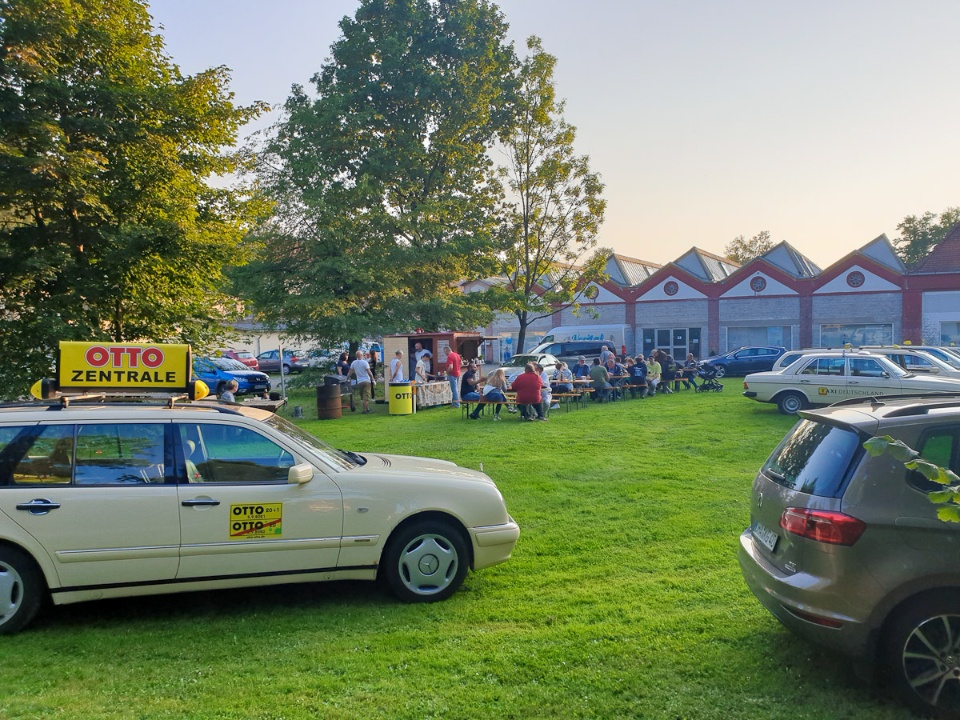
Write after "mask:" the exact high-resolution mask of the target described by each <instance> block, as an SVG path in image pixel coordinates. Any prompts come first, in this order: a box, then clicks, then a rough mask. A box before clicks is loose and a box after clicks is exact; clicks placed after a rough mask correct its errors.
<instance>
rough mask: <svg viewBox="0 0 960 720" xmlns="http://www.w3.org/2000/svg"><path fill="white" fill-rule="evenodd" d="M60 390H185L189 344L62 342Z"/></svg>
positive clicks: (188, 372)
mask: <svg viewBox="0 0 960 720" xmlns="http://www.w3.org/2000/svg"><path fill="white" fill-rule="evenodd" d="M57 381H58V383H59V386H60V390H61V391H62V390H94V389H96V390H107V389H110V390H139V391H148V392H149V391H165V392H168V391H186V390H188V389H189V383H190V346H189V345H161V344H157V343H86V342H61V343H60V357H59V361H58V362H57Z"/></svg>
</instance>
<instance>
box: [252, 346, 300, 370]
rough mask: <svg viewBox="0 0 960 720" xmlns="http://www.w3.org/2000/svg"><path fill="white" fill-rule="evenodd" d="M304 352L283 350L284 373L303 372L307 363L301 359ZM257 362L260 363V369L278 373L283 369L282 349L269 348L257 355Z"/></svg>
mask: <svg viewBox="0 0 960 720" xmlns="http://www.w3.org/2000/svg"><path fill="white" fill-rule="evenodd" d="M302 355H303V353H301V352H300V351H299V350H284V351H283V367H282V369H283V374H284V375H288V374H290V373H292V372H303V369H304V368H305V367H307V364H306V363H305V362H304V361H303V360H302V359H301V357H302ZM257 362H259V363H260V369H261V370H262V371H263V372H266V373H278V372H280V370H281V363H280V351H279V350H267V351H266V352H262V353H260V354H259V355H257Z"/></svg>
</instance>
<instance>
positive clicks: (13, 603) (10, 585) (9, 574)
mask: <svg viewBox="0 0 960 720" xmlns="http://www.w3.org/2000/svg"><path fill="white" fill-rule="evenodd" d="M22 602H23V581H22V580H21V579H20V574H19V573H18V572H17V571H16V570H14V569H13V568H12V567H10V566H9V565H4V564H2V563H0V625H2V624H3V623H5V622H6V621H7V620H9V619H10V618H11V617H12V616H13V615H14V613H16V612H17V610H18V609H19V608H20V604H21V603H22Z"/></svg>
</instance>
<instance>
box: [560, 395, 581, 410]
mask: <svg viewBox="0 0 960 720" xmlns="http://www.w3.org/2000/svg"><path fill="white" fill-rule="evenodd" d="M552 397H553V401H554V402H556V401H557V400H563V406H564V408H565V409H566V411H567V412H570V402H571V401H572V402H573V404H574V405H576V406H577V407H583V393H582V392H572V393H553V396H552ZM558 404H559V403H558Z"/></svg>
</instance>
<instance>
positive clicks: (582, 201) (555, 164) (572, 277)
mask: <svg viewBox="0 0 960 720" xmlns="http://www.w3.org/2000/svg"><path fill="white" fill-rule="evenodd" d="M527 49H528V50H529V51H530V53H531V54H530V55H529V56H528V57H527V58H526V59H525V60H524V61H523V63H522V65H521V66H520V68H519V71H518V83H517V85H518V99H517V120H516V123H515V124H514V125H513V126H511V127H510V128H509V129H508V130H507V131H506V132H504V133H503V134H502V135H501V142H502V145H503V150H504V152H505V154H506V157H507V164H506V166H504V167H503V168H501V175H502V177H503V178H504V180H505V182H506V186H507V191H508V194H507V199H506V201H505V203H504V204H503V207H502V211H501V212H502V215H501V217H502V219H501V228H500V240H501V270H502V273H503V274H504V275H505V276H506V277H507V279H508V285H507V286H506V287H505V288H503V289H502V290H501V292H502V294H503V295H504V302H503V304H504V306H505V307H506V308H508V309H509V310H510V311H511V312H513V313H514V314H515V315H516V317H517V320H518V322H519V324H520V332H519V337H518V340H517V352H523V349H524V345H525V342H526V332H527V327H528V326H529V325H530V324H531V323H533V322H534V321H535V320H538V319H541V318H544V317H547V316H549V315H551V314H553V313H554V312H556V311H557V310H560V309H562V308H564V307H568V306H570V305H573V304H575V303H576V302H577V300H578V299H579V297H580V295H581V294H582V293H583V292H584V291H585V290H586V288H587V287H588V283H590V282H592V281H600V280H603V279H605V277H606V276H605V274H604V268H605V266H606V263H607V260H608V258H609V256H610V251H609V250H607V249H603V248H601V249H600V250H597V251H596V252H594V253H593V254H592V255H589V253H590V251H591V250H593V249H594V248H595V247H596V245H597V232H598V230H599V228H600V224H601V223H602V222H603V214H604V210H605V208H606V201H605V200H603V198H602V197H601V195H602V192H603V183H602V182H600V176H599V175H598V174H597V173H593V172H591V171H590V163H589V158H588V157H586V156H577V155H575V154H574V151H573V142H574V140H575V138H576V128H574V127H573V126H572V125H569V124H568V123H567V122H566V121H565V120H564V118H563V111H564V102H562V101H558V100H557V99H556V91H555V88H554V81H553V70H554V67H555V65H556V62H557V61H556V58H555V57H554V56H552V55H550V54H548V53H546V52H544V50H543V46H542V44H541V41H540V39H539V38H537V37H531V38H530V39H529V40H527ZM588 255H589V256H588Z"/></svg>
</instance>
